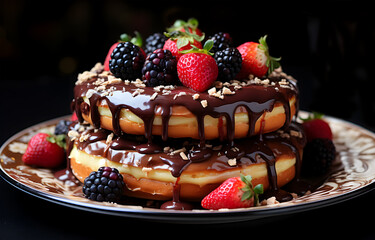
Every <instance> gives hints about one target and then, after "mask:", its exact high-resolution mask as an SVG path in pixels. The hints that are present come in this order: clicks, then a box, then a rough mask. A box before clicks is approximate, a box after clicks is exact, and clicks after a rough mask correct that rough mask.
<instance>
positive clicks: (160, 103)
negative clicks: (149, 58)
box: [72, 73, 306, 209]
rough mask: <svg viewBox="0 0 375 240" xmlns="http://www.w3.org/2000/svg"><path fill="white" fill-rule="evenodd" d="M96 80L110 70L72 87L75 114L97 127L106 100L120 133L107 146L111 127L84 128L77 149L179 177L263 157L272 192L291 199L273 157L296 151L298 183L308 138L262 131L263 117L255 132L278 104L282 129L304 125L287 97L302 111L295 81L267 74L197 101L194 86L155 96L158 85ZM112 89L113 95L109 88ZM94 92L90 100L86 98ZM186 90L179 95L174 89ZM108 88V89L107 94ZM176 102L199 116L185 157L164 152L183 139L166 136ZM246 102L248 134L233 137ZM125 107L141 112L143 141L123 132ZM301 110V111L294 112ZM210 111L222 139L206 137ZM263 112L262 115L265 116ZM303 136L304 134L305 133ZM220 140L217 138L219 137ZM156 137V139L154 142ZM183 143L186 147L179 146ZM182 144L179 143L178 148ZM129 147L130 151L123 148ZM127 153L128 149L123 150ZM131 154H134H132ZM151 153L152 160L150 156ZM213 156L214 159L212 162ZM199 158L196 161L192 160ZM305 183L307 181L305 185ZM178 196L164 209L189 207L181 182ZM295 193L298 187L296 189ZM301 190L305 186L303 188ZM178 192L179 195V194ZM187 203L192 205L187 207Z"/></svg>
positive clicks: (296, 128)
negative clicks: (156, 125)
mask: <svg viewBox="0 0 375 240" xmlns="http://www.w3.org/2000/svg"><path fill="white" fill-rule="evenodd" d="M98 79H102V80H103V81H107V80H108V77H107V76H106V74H104V75H100V73H98V74H97V75H96V76H94V77H91V79H89V80H87V81H85V82H83V83H82V82H81V83H79V84H77V85H76V87H75V88H74V99H73V102H72V109H73V110H74V111H75V112H76V113H77V117H78V120H79V121H80V122H83V117H82V113H83V114H86V115H87V114H88V113H90V114H91V116H90V117H91V121H92V123H93V125H94V127H95V128H100V126H101V122H100V114H99V110H98V105H99V104H100V103H102V102H103V101H105V102H106V103H107V105H108V107H109V110H110V111H111V114H112V126H113V133H114V134H115V135H116V137H115V138H113V141H112V142H111V143H110V145H109V146H107V145H106V144H105V139H106V138H107V136H108V134H109V132H108V131H107V130H103V129H99V130H96V132H93V130H90V131H88V132H86V134H89V135H90V136H89V138H88V139H87V140H86V141H84V142H79V141H76V144H77V146H78V149H80V150H83V151H86V152H87V153H89V154H94V155H101V156H103V157H106V158H108V159H109V160H111V161H116V162H120V163H123V164H129V165H133V166H136V167H152V168H162V169H168V170H170V171H171V173H172V175H173V176H174V177H176V178H179V176H180V175H181V174H182V172H183V171H189V169H190V170H191V169H194V167H198V166H204V168H205V169H211V170H215V171H223V170H226V169H228V168H231V166H229V165H228V159H233V158H235V159H236V160H237V164H238V165H240V166H241V165H246V164H254V163H259V162H262V161H264V162H265V163H266V166H267V171H268V178H269V183H270V189H269V191H268V192H269V194H270V195H272V196H276V198H277V200H278V201H281V202H282V201H288V200H290V199H291V198H292V197H291V195H290V194H289V193H288V192H286V191H284V190H281V189H279V188H278V186H277V173H276V170H275V162H276V158H277V155H278V154H280V153H282V152H285V151H283V150H282V148H284V149H285V148H287V149H290V150H292V153H293V155H295V157H296V160H297V163H296V178H295V180H294V184H291V185H290V186H291V190H295V189H297V188H300V187H299V186H300V185H301V184H297V183H300V182H301V181H300V168H301V167H300V166H301V158H300V150H301V149H302V148H303V146H304V144H305V140H304V138H303V137H302V138H296V137H291V135H289V139H290V140H288V139H285V135H284V137H282V136H281V134H280V132H273V133H268V134H263V128H264V119H263V120H261V132H260V135H259V136H254V135H255V130H254V129H255V123H256V122H257V120H258V119H259V118H260V117H261V116H262V115H263V113H264V112H270V111H272V110H273V108H274V106H275V104H276V103H278V104H281V105H282V106H283V107H284V111H285V116H286V119H285V122H284V126H283V129H284V131H290V130H295V131H298V132H301V131H300V128H299V126H298V124H295V123H293V124H291V125H290V123H291V116H290V114H291V110H290V105H289V99H290V98H292V97H293V96H294V97H296V101H295V102H296V103H295V109H296V112H298V98H299V95H298V89H297V86H296V84H295V82H293V81H291V80H287V79H285V80H284V83H283V84H281V83H280V81H281V80H282V79H281V77H280V76H273V77H271V78H269V82H268V83H266V84H264V83H263V84H262V83H260V82H259V81H258V82H257V83H254V82H253V83H250V84H248V85H246V86H242V89H239V90H235V89H234V86H228V88H229V89H230V90H231V91H235V94H233V95H225V99H220V98H216V97H213V96H210V95H209V94H208V93H207V92H203V93H199V100H194V99H193V98H192V96H193V95H194V94H196V93H197V92H195V91H194V90H192V89H189V88H186V87H183V86H177V87H174V89H173V90H171V92H170V94H168V95H162V94H160V93H159V94H158V95H157V97H156V98H154V99H152V96H153V94H154V93H155V92H156V91H155V89H154V88H150V87H144V88H143V87H142V92H141V93H140V94H134V92H135V91H137V89H139V86H135V85H134V84H126V83H125V82H124V81H121V82H116V83H115V84H106V85H104V89H103V88H102V89H100V90H99V89H98V88H97V84H96V83H95V82H96V81H97V80H98ZM108 89H110V94H108V92H105V91H107V90H108ZM88 91H90V94H89V95H90V97H89V103H90V104H87V103H85V102H84V101H83V97H85V96H86V95H87V93H88ZM180 92H185V94H181V95H179V96H178V97H175V96H176V94H179V93H180ZM103 93H105V94H103ZM202 100H206V101H207V106H206V107H203V106H202V105H201V101H202ZM173 106H184V107H186V108H187V109H188V110H189V111H190V112H191V113H192V114H194V115H195V116H196V119H197V123H198V137H199V142H198V143H193V141H192V140H191V139H189V142H190V143H189V146H184V147H185V148H186V149H187V153H188V154H187V160H186V159H185V160H184V159H182V158H181V156H180V155H179V154H177V155H170V154H169V153H165V152H163V148H164V146H170V145H173V144H176V142H177V143H179V142H180V141H181V139H178V140H176V139H170V138H168V123H169V119H170V117H171V108H172V107H173ZM239 107H242V108H244V109H245V110H246V112H247V114H248V119H249V128H248V133H247V137H246V138H244V139H235V138H234V133H235V113H236V110H237V109H238V108H239ZM157 108H161V111H159V112H160V113H161V117H162V136H161V139H160V138H159V137H155V136H152V127H153V122H154V118H155V114H156V110H157ZM122 109H127V110H130V111H131V112H132V113H133V114H135V115H136V116H138V117H139V118H140V119H142V120H143V122H144V130H145V131H144V139H143V140H140V139H139V138H138V139H137V138H136V137H132V136H130V135H129V134H125V133H124V132H122V130H121V128H120V112H121V110H122ZM296 114H297V113H296ZM206 115H209V116H211V117H214V118H218V119H219V126H218V127H219V135H220V137H219V139H218V140H214V141H206V136H205V129H204V117H205V116H206ZM263 116H264V115H263ZM222 117H224V118H225V120H226V132H224V131H225V130H224V129H225V128H224V127H223V119H222ZM302 136H303V134H302ZM218 141H219V142H218ZM156 142H157V143H158V144H156ZM212 142H214V143H215V144H216V145H219V144H221V145H222V148H221V149H220V150H218V151H214V150H212V148H209V147H206V144H207V143H212ZM181 147H182V146H181ZM177 149H178V148H177ZM124 150H130V151H124ZM125 153H126V154H125ZM214 154H219V155H220V156H222V157H216V156H215V157H212V156H213V155H214ZM129 155H131V157H129ZM150 156H152V160H151V161H150V160H149V157H150ZM212 159H215V161H213V160H212ZM192 163H195V164H192ZM305 187H306V186H304V188H305ZM174 189H175V190H174V195H173V196H174V199H173V201H171V202H168V203H166V204H165V205H164V206H163V208H166V209H182V208H185V206H183V205H184V204H182V203H181V202H180V201H179V198H178V196H177V195H178V192H179V185H178V181H177V182H176V184H175V187H174ZM293 192H294V191H293ZM299 192H302V191H299ZM176 194H177V195H176ZM186 208H188V207H186Z"/></svg>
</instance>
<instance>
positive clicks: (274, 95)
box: [73, 77, 298, 148]
mask: <svg viewBox="0 0 375 240" xmlns="http://www.w3.org/2000/svg"><path fill="white" fill-rule="evenodd" d="M97 79H98V78H97V77H94V78H93V79H92V80H90V81H88V82H85V83H84V84H83V85H77V86H76V87H75V99H74V101H73V104H75V108H74V109H75V111H76V112H77V116H78V118H79V120H80V121H81V122H82V121H83V119H82V116H81V115H82V112H85V111H82V108H81V107H80V105H81V104H83V97H84V96H86V94H87V92H88V91H89V90H90V91H91V93H92V92H93V93H92V94H91V96H90V98H89V102H90V110H91V111H90V112H91V120H92V122H93V125H94V126H95V127H97V128H98V127H100V114H99V110H98V105H99V104H100V103H101V102H102V101H106V103H107V105H108V107H109V109H110V111H111V114H112V126H113V131H114V133H115V134H116V135H121V134H122V131H121V128H120V112H121V110H122V109H127V110H130V111H131V112H132V113H134V114H135V115H136V116H138V117H139V118H141V119H142V120H143V123H144V135H145V137H146V138H147V140H148V142H149V143H151V142H152V128H153V122H154V118H155V112H156V109H157V108H161V117H162V134H161V135H162V140H163V141H166V140H167V139H168V125H169V119H170V117H171V108H172V107H173V106H184V107H186V108H187V109H188V110H189V111H190V112H191V113H192V114H194V115H195V116H196V119H197V123H198V137H199V139H200V143H201V146H203V148H204V146H205V144H204V143H205V141H206V136H205V130H204V117H205V116H206V115H209V116H211V117H214V118H219V119H220V120H219V122H220V121H221V123H219V126H220V125H221V127H223V126H222V125H223V124H222V119H221V118H222V117H224V118H225V119H226V134H225V135H226V140H227V141H228V142H229V143H231V145H233V140H234V133H235V125H236V123H235V113H236V110H237V109H238V108H239V107H243V108H244V109H246V111H247V115H248V119H249V129H248V134H247V137H250V136H253V135H254V128H255V123H256V122H257V120H258V119H259V117H260V116H262V114H263V113H264V112H270V111H272V109H273V108H274V106H275V104H276V103H281V104H282V106H283V107H284V111H285V116H286V120H285V122H284V127H287V126H288V125H289V123H290V121H291V117H290V105H289V99H290V98H291V97H292V96H295V97H297V96H298V90H297V89H296V87H294V85H293V84H290V85H288V87H285V84H284V85H279V80H280V79H277V78H275V80H273V82H272V83H273V84H269V85H259V84H251V85H249V86H244V87H243V89H240V90H234V88H233V87H229V88H230V89H231V90H232V91H235V94H233V95H225V99H219V98H216V97H213V96H210V95H209V94H208V93H207V92H205V93H199V95H200V97H199V100H193V99H192V95H194V94H196V92H195V91H194V90H191V89H188V88H185V87H181V86H178V87H175V88H174V89H173V90H172V91H171V93H170V94H168V95H163V94H158V95H157V97H156V98H153V99H152V98H151V96H153V94H155V92H156V91H155V90H154V89H153V88H142V93H140V94H134V92H136V91H139V88H138V87H136V86H134V85H132V84H131V85H126V84H125V83H123V82H122V83H117V84H108V85H106V89H108V88H109V87H110V88H111V89H112V90H111V93H110V94H102V93H101V92H98V91H95V90H94V89H95V87H96V85H95V84H93V83H94V82H95V81H96V80H97ZM124 89H126V90H124ZM137 89H138V90H137ZM181 92H184V93H185V94H182V95H179V96H178V97H176V95H178V94H179V93H181ZM201 100H206V101H207V103H208V104H207V106H206V107H205V108H204V107H202V105H201V102H200V101H201ZM296 102H298V101H296ZM296 106H297V105H296ZM219 132H220V137H221V139H222V140H224V132H223V131H222V130H219Z"/></svg>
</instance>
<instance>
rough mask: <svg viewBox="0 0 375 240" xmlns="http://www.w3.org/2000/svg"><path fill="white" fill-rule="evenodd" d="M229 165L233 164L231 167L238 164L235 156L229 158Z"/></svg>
mask: <svg viewBox="0 0 375 240" xmlns="http://www.w3.org/2000/svg"><path fill="white" fill-rule="evenodd" d="M228 165H229V166H231V167H233V166H236V165H237V159H235V158H231V159H229V160H228Z"/></svg>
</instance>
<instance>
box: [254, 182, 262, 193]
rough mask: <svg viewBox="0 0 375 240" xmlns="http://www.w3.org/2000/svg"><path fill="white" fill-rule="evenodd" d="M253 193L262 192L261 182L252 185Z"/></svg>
mask: <svg viewBox="0 0 375 240" xmlns="http://www.w3.org/2000/svg"><path fill="white" fill-rule="evenodd" d="M254 193H256V194H263V184H258V185H256V186H255V187H254Z"/></svg>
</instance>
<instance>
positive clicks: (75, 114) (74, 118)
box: [70, 112, 78, 122]
mask: <svg viewBox="0 0 375 240" xmlns="http://www.w3.org/2000/svg"><path fill="white" fill-rule="evenodd" d="M77 120H78V117H77V113H76V112H73V113H72V116H71V117H70V121H72V122H74V121H77Z"/></svg>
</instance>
